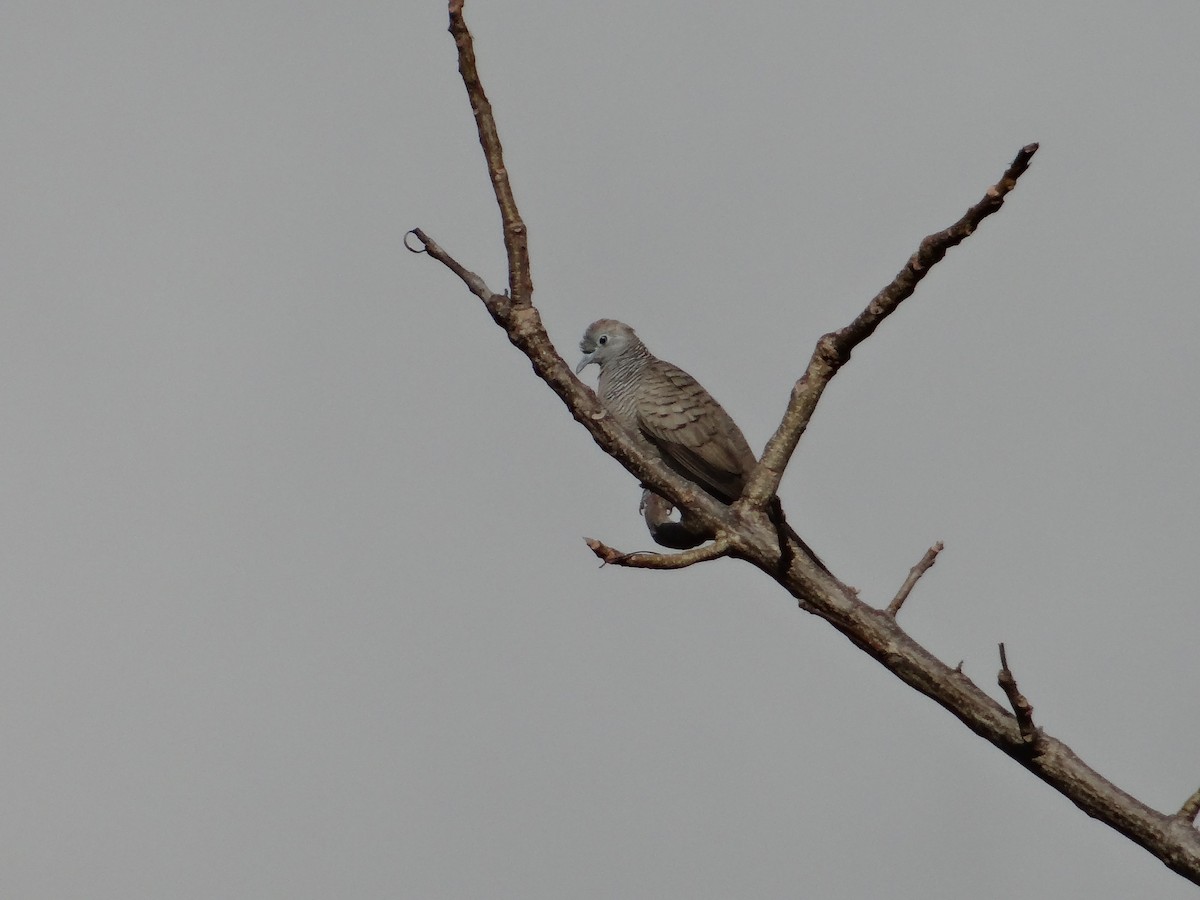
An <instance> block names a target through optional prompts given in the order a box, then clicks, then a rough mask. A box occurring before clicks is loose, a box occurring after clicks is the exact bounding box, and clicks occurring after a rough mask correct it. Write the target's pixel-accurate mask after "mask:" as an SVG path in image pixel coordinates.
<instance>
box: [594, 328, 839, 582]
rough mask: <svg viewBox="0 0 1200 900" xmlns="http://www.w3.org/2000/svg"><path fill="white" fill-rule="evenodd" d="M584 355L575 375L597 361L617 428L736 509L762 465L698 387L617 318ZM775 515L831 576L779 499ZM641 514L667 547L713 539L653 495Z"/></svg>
mask: <svg viewBox="0 0 1200 900" xmlns="http://www.w3.org/2000/svg"><path fill="white" fill-rule="evenodd" d="M579 349H580V350H582V351H583V359H581V360H580V361H579V365H577V366H576V367H575V373H576V374H579V373H580V372H582V371H583V370H584V368H586V367H587V366H589V365H591V364H592V363H595V364H596V365H598V366H599V367H600V384H599V389H598V391H597V394H598V395H599V397H600V401H601V402H602V403H603V404H604V406H605V408H607V409H608V411H609V412H610V413H612V415H613V417H614V418H616V420H617V421H618V422H620V423H621V424H622V425H624V426H625V427H626V428H627V429H629V430H630V431H633V432H636V433H638V434H641V435H642V437H644V438H645V439H646V440H647V441H649V442H650V443H651V444H652V445H653V446H654V447H655V448H656V449H657V450H658V451H659V454H660V456H661V458H662V460H663V462H665V463H666V464H667V465H668V466H670V467H671V468H672V469H674V470H675V471H676V472H677V473H678V474H680V475H682V476H683V477H684V478H686V479H688V480H689V481H691V482H694V483H695V484H697V485H699V486H700V487H702V488H703V489H704V490H706V491H707V492H708V493H710V494H712V495H713V496H714V497H716V498H717V499H718V500H720V501H721V502H722V503H733V501H735V500H737V498H738V497H740V496H741V495H742V489H743V488H745V486H746V479H747V478H748V477H749V476H750V472H751V471H753V469H754V466H755V464H756V463H757V462H758V460H757V458H756V457H755V456H754V451H753V450H751V449H750V444H749V443H747V441H746V436H745V435H744V434H742V430H741V429H740V428H738V427H737V423H735V422H734V421H733V419H731V418H730V417H729V413H727V412H725V409H724V408H723V407H722V406H721V404H720V403H718V402H717V401H716V400H715V399H713V396H712V394H710V393H709V392H708V391H706V390H705V389H704V388H703V386H701V384H700V382H698V381H696V379H695V378H693V377H692V376H691V375H689V374H688V373H687V372H685V371H683V369H681V368H679V367H678V366H675V365H672V364H671V363H669V362H666V361H665V360H661V359H659V358H658V357H656V356H655V355H654V354H653V353H651V352H650V351H649V350H647V349H646V345H645V344H643V343H642V341H641V339H640V338H639V337H638V336H637V334H636V333H635V332H634V330H633V329H632V328H630V327H629V326H628V325H626V324H625V323H623V322H618V321H616V320H615V319H599V320H597V321H595V322H593V323H592V324H591V325H589V326H588V328H587V331H585V332H584V333H583V340H581V341H580V342H579ZM773 510H774V511H775V512H774V514H773V515H774V516H777V517H778V523H779V525H780V527H782V528H783V529H785V530H786V531H787V533H788V534H789V535H790V536H791V537H792V538H793V539H794V540H795V541H796V542H797V543H798V544H799V545H800V546H801V547H802V548H804V552H805V553H807V554H808V555H809V556H810V557H811V558H812V560H813V562H815V563H816V564H817V566H818V567H819V568H821V569H822V570H823V571H825V572H829V569H828V568H826V566H825V564H824V563H823V562H821V560H820V558H819V557H818V556H817V555H816V554H815V553H813V552H812V549H811V548H810V547H809V546H808V545H807V544H806V543H804V541H803V540H801V538H800V536H799V535H797V534H796V533H795V532H794V531H792V529H791V528H789V527H788V526H787V525H786V523H785V522H784V520H783V512H782V509H781V508H780V507H779V505H778V499H776V501H775V503H774V504H773ZM642 511H643V513H644V514H645V518H646V525H647V526H648V527H649V528H650V533H651V535H653V537H654V539H655V540H656V541H657V542H658V543H660V544H663V545H665V546H668V547H674V548H676V549H687V548H688V547H695V546H697V545H699V544H701V543H703V542H704V541H705V540H707V539H708V538H709V537H711V535H705V534H703V533H702V532H700V531H698V530H697V529H696V526H694V525H692V524H690V523H689V522H688V521H687V519H686V517H685V518H684V520H683V521H680V522H672V521H670V520H669V516H670V513H671V504H670V503H669V501H667V500H665V499H664V498H662V497H659V496H658V495H656V494H654V493H653V492H651V491H647V492H646V493H645V494H644V495H643V499H642Z"/></svg>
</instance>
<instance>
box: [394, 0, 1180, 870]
mask: <svg viewBox="0 0 1200 900" xmlns="http://www.w3.org/2000/svg"><path fill="white" fill-rule="evenodd" d="M450 25H451V27H450V30H451V33H452V34H453V35H454V38H455V43H456V45H457V47H458V54H459V70H460V72H461V73H462V76H463V83H464V85H465V86H466V88H467V94H468V96H469V98H470V100H471V105H472V109H473V110H474V111H475V120H476V126H477V128H478V131H479V141H480V145H481V146H482V147H483V151H484V156H485V158H486V160H487V165H488V171H489V173H491V176H492V184H493V186H494V187H495V191H496V200H497V203H498V204H499V206H500V211H501V217H502V220H503V222H504V243H505V249H506V251H507V253H508V261H509V296H504V295H498V294H494V293H492V292H491V291H488V290H487V288H486V286H485V285H483V283H482V281H481V280H479V279H478V278H477V276H474V275H473V273H470V272H468V271H467V270H466V269H465V268H464V267H462V266H461V265H459V264H458V263H457V262H455V261H454V260H453V259H452V258H451V257H450V256H449V255H448V254H446V253H445V252H444V251H442V250H441V248H440V247H437V245H436V244H434V243H433V242H432V241H430V240H429V239H428V238H427V237H426V236H425V235H424V234H423V233H422V232H420V231H419V230H416V229H414V231H413V232H412V234H413V235H414V236H415V237H416V238H418V239H419V240H421V241H422V242H423V244H424V249H425V250H426V252H428V253H429V255H430V256H432V257H433V258H435V259H437V260H438V261H439V262H441V263H442V264H443V265H446V266H447V267H448V268H449V269H450V270H451V271H452V272H454V274H456V275H457V276H458V277H459V278H460V279H462V280H463V281H464V283H466V284H467V286H468V288H470V289H471V291H472V293H475V294H476V296H479V297H480V298H481V299H482V300H483V302H484V304H485V306H486V307H487V309H488V312H489V313H490V314H491V315H492V318H493V319H494V320H495V321H496V322H497V324H499V325H500V326H501V327H502V328H503V329H504V331H505V333H506V334H507V336H508V339H509V341H511V342H512V343H513V345H514V346H516V347H517V348H518V349H519V350H520V351H521V352H522V353H524V354H525V355H526V357H527V358H528V359H529V361H530V363H531V364H532V366H533V370H534V372H535V373H536V374H537V376H538V377H539V378H541V379H542V380H543V381H545V382H546V384H547V385H548V386H549V387H550V388H551V390H553V391H554V392H555V393H556V394H557V395H558V396H559V398H560V399H561V400H562V401H563V403H564V404H565V405H566V406H567V408H568V409H569V410H570V412H571V415H572V416H574V418H575V419H576V421H578V422H580V423H581V424H582V425H583V426H584V427H585V428H586V429H587V430H588V432H589V433H590V434H591V435H592V438H593V440H595V441H596V443H597V444H598V445H599V446H600V447H601V448H602V449H603V450H604V451H605V452H607V453H608V454H609V455H611V456H612V457H613V458H614V459H616V460H617V461H618V462H620V463H621V464H622V465H623V466H625V468H626V469H628V470H629V471H630V472H631V473H632V474H633V475H634V476H635V477H636V478H637V479H639V481H641V483H642V484H643V486H644V487H646V488H648V489H650V490H652V491H653V492H654V493H655V494H658V495H660V496H661V497H664V498H665V499H667V500H669V501H670V502H671V503H672V504H674V506H675V507H676V508H677V509H679V510H680V512H681V514H683V515H686V516H687V517H689V520H690V523H691V524H692V525H695V526H697V527H699V528H702V529H705V530H707V531H708V532H709V533H711V534H714V535H720V536H722V540H723V541H724V542H725V543H726V544H727V546H725V547H717V546H715V545H714V546H711V547H704V548H699V549H698V550H697V551H695V553H696V554H697V556H698V557H701V556H702V557H707V556H708V555H709V554H711V555H713V556H717V555H721V553H722V552H723V553H725V554H727V555H729V556H733V557H736V558H739V559H743V560H745V561H747V562H749V563H751V564H752V565H754V566H756V567H757V568H759V569H761V570H762V571H763V572H765V573H766V574H767V575H769V576H770V577H771V578H773V579H775V581H776V582H778V583H779V585H780V586H782V587H783V588H784V589H785V590H786V591H788V593H789V594H791V595H792V596H793V597H794V598H795V599H796V600H797V602H798V603H799V605H800V608H801V609H804V610H806V611H808V612H811V613H812V614H814V615H816V616H819V617H820V618H822V619H824V620H825V621H827V622H829V623H830V624H831V625H832V626H833V627H834V628H836V629H837V630H838V631H839V632H841V633H842V634H843V635H845V636H846V637H847V638H848V639H849V640H850V641H851V642H852V643H853V644H854V645H855V646H857V647H859V648H860V649H861V650H863V652H865V653H867V654H868V655H869V656H871V657H872V658H873V659H875V660H876V661H877V662H879V663H880V664H881V665H883V666H884V667H885V668H887V669H888V671H890V672H891V673H892V674H894V675H895V676H896V677H897V678H899V679H900V680H902V681H903V682H904V683H905V684H907V685H909V686H910V687H912V688H913V689H914V690H917V691H919V692H920V693H922V694H924V695H925V696H927V697H929V698H930V699H932V700H933V701H934V702H936V703H938V704H939V705H941V706H942V707H944V708H945V709H947V710H948V711H949V712H950V713H951V714H952V715H954V716H955V717H956V718H958V719H959V720H960V721H961V722H962V723H963V724H964V725H966V726H967V727H968V728H969V729H971V731H973V732H974V733H975V734H977V735H979V736H980V737H982V738H983V739H984V740H987V741H989V742H990V743H992V744H994V745H995V746H996V747H998V748H999V749H1000V750H1002V751H1004V752H1005V753H1006V754H1008V755H1009V756H1010V757H1012V758H1013V759H1014V760H1016V761H1017V762H1018V763H1019V764H1020V765H1022V766H1024V767H1025V768H1026V769H1028V770H1029V771H1030V772H1032V773H1033V774H1034V775H1036V776H1037V777H1038V778H1040V779H1041V780H1042V781H1044V782H1045V783H1046V784H1048V785H1050V786H1051V787H1053V788H1054V789H1055V790H1057V791H1059V792H1060V793H1061V794H1063V796H1065V797H1066V798H1067V799H1069V800H1070V801H1071V802H1072V803H1074V804H1075V805H1076V806H1078V807H1079V808H1080V809H1082V810H1083V811H1084V812H1085V813H1087V815H1089V816H1092V817H1093V818H1095V819H1097V820H1099V821H1101V822H1104V823H1105V824H1107V825H1108V826H1110V827H1111V828H1113V829H1115V830H1116V831H1118V832H1120V833H1121V834H1123V835H1125V836H1126V837H1128V838H1129V839H1130V840H1132V841H1134V842H1135V843H1137V844H1138V845H1140V846H1141V847H1144V848H1145V849H1146V850H1148V851H1149V852H1150V853H1152V854H1154V856H1156V857H1157V858H1158V859H1159V860H1161V861H1162V862H1163V863H1164V864H1165V865H1167V866H1168V867H1169V868H1171V869H1172V870H1173V871H1175V872H1178V873H1179V874H1181V875H1183V876H1184V877H1185V878H1188V879H1190V880H1191V881H1193V882H1196V883H1197V884H1200V831H1198V830H1197V829H1196V828H1195V827H1193V826H1192V824H1191V823H1190V821H1185V819H1184V817H1183V815H1181V813H1174V814H1170V815H1168V814H1164V813H1161V812H1158V811H1156V810H1154V809H1151V808H1150V807H1149V806H1147V805H1145V804H1144V803H1142V802H1140V801H1139V800H1137V799H1136V798H1134V797H1132V796H1130V795H1129V794H1127V793H1125V792H1124V791H1122V790H1121V789H1120V788H1118V787H1116V786H1115V785H1113V784H1112V783H1111V782H1109V781H1108V780H1107V779H1105V778H1104V777H1103V776H1102V775H1100V774H1099V773H1098V772H1096V771H1095V770H1094V769H1092V768H1090V767H1089V766H1088V765H1086V764H1085V763H1084V762H1083V761H1082V760H1080V759H1079V757H1078V756H1076V755H1075V753H1074V752H1073V751H1072V750H1071V748H1070V747H1068V746H1067V745H1066V744H1063V743H1062V742H1061V741H1059V740H1057V739H1055V738H1053V737H1051V736H1050V735H1048V734H1046V732H1045V731H1043V730H1041V729H1036V730H1035V732H1034V733H1035V735H1036V739H1035V742H1034V743H1033V744H1032V745H1031V744H1030V743H1029V741H1028V740H1027V732H1028V728H1029V727H1031V726H1032V715H1031V713H1030V717H1029V721H1028V723H1027V727H1025V728H1022V725H1021V723H1020V722H1019V721H1018V718H1015V717H1014V716H1013V715H1012V714H1010V713H1008V712H1007V711H1006V710H1005V709H1004V708H1003V707H1001V706H1000V704H999V703H997V702H996V701H995V700H993V699H992V698H991V697H990V696H988V695H987V694H986V693H984V692H983V691H982V690H981V689H980V688H979V687H978V686H977V685H975V684H974V683H973V682H972V681H971V680H970V679H969V678H967V677H966V676H965V675H963V674H962V672H961V667H960V669H959V670H956V669H952V668H950V667H949V666H947V665H946V664H945V663H943V662H942V661H941V660H939V659H938V658H937V657H935V656H934V655H933V654H932V653H930V652H929V651H928V650H926V649H925V648H924V647H923V646H921V645H920V644H918V643H917V642H916V641H914V640H913V639H912V638H911V637H910V636H909V635H908V634H907V633H906V632H905V631H904V630H903V629H902V628H901V627H900V626H899V624H898V623H897V621H896V618H895V617H894V616H893V615H890V614H889V613H888V612H887V610H878V609H874V608H873V607H871V606H869V605H868V604H866V603H863V602H862V601H861V600H859V599H858V597H857V595H856V593H855V592H854V590H853V589H851V588H849V587H847V586H846V585H844V584H842V583H841V582H839V581H838V580H837V579H836V578H834V577H833V576H832V575H830V574H829V573H828V572H826V571H824V570H822V569H820V568H818V567H816V566H814V565H813V562H812V560H811V559H809V557H808V556H807V555H806V552H805V551H806V548H804V547H803V545H802V544H801V543H800V542H799V539H798V538H797V537H796V536H795V533H794V532H792V531H791V529H787V528H780V527H777V526H776V525H775V524H774V523H773V522H772V521H771V516H770V515H769V512H768V507H769V506H770V503H771V500H772V498H773V497H774V495H775V491H776V490H777V488H778V485H779V478H780V477H781V476H782V473H783V470H784V469H785V468H786V465H787V463H788V461H789V459H790V458H791V455H792V452H793V451H794V449H795V447H796V444H797V442H798V441H799V439H800V436H801V435H802V434H803V431H804V429H805V427H806V426H807V424H808V421H809V419H810V418H811V416H812V411H813V409H814V408H815V407H816V404H817V401H818V400H819V399H820V396H821V394H822V392H823V391H824V389H825V386H826V385H827V384H828V383H829V380H830V379H831V378H832V377H833V375H834V374H836V372H837V371H838V369H839V368H840V367H841V366H843V365H845V363H846V362H847V361H848V360H849V358H850V354H851V352H852V351H853V349H854V348H855V347H856V346H858V345H859V344H860V343H862V341H864V340H866V338H867V337H869V336H870V335H871V334H872V333H873V332H874V330H875V329H876V328H877V327H878V326H879V324H880V322H882V321H883V319H884V318H886V317H887V316H888V315H890V314H891V313H892V312H893V311H894V310H895V309H896V307H897V306H898V305H899V304H900V303H901V302H902V301H903V300H904V299H905V298H907V297H908V296H910V295H911V294H912V292H913V289H914V288H915V287H916V284H917V283H918V282H919V281H920V280H921V278H923V277H924V275H925V274H926V272H927V271H928V269H929V267H930V266H932V265H934V264H935V263H937V262H938V261H939V260H940V259H941V258H942V257H943V256H944V255H945V254H946V252H947V250H949V249H950V248H951V247H953V246H955V245H957V244H958V243H960V242H961V241H963V240H964V239H965V238H966V237H967V236H969V235H970V234H971V232H972V231H973V230H974V229H975V227H976V226H977V225H978V224H979V222H980V221H982V220H983V219H984V218H985V217H987V216H988V215H990V214H992V213H993V212H995V211H996V210H997V209H999V208H1000V206H1001V204H1002V203H1003V201H1004V197H1005V195H1006V194H1007V193H1008V192H1009V191H1011V190H1012V188H1013V186H1014V185H1015V183H1016V181H1017V179H1018V178H1019V177H1020V176H1021V174H1022V173H1023V172H1024V171H1025V169H1026V168H1027V167H1028V165H1029V160H1030V158H1031V157H1032V156H1033V154H1034V152H1035V151H1036V150H1037V145H1036V144H1029V145H1028V146H1026V147H1024V148H1022V150H1021V152H1020V153H1019V154H1018V155H1017V157H1016V159H1015V160H1014V162H1013V164H1012V165H1011V166H1010V167H1009V169H1008V171H1006V172H1005V174H1004V177H1003V178H1002V179H1001V180H1000V181H999V182H997V184H996V185H994V186H993V187H992V188H991V189H989V190H988V192H987V194H986V195H985V197H984V198H983V200H982V201H980V202H979V203H977V204H976V205H975V206H973V207H971V209H969V210H968V211H967V214H966V215H965V216H963V218H962V219H960V220H959V221H958V222H956V223H955V224H954V225H952V226H951V227H950V228H948V229H946V230H945V231H942V232H938V233H937V234H933V235H930V236H929V237H927V238H925V240H924V241H922V242H921V245H920V248H919V249H918V250H917V252H916V253H915V254H914V255H913V256H912V258H910V259H909V261H908V263H907V265H906V266H905V267H904V269H903V270H902V271H901V272H900V274H899V275H898V276H897V277H896V279H895V280H894V281H893V282H892V284H891V285H889V286H888V287H887V288H885V289H884V290H883V291H881V292H880V293H879V294H878V295H877V296H876V297H875V298H874V299H873V300H872V301H871V302H870V304H868V306H867V308H866V309H865V310H864V311H863V312H862V313H860V314H859V316H858V317H857V318H856V319H855V320H854V321H853V322H851V323H850V324H849V325H848V326H846V327H845V328H843V329H841V330H840V331H836V332H832V333H830V334H827V335H825V336H824V337H822V338H821V339H820V341H819V342H818V343H817V348H816V350H815V352H814V353H813V356H812V359H811V361H810V362H809V365H808V369H807V371H806V372H805V374H804V376H803V377H802V378H801V379H800V380H799V381H798V382H797V383H796V385H795V386H794V387H793V389H792V397H791V402H790V403H789V405H788V409H787V412H786V413H785V415H784V418H783V421H782V422H781V423H780V426H779V428H778V429H777V430H776V433H775V436H774V437H772V439H771V442H770V443H768V445H767V448H766V451H765V452H764V454H763V459H762V461H761V463H760V464H759V466H758V467H757V469H756V470H755V474H754V476H753V477H752V479H751V482H750V484H749V485H748V486H747V489H746V492H745V494H744V496H743V499H742V501H739V502H738V503H735V504H734V505H733V506H725V505H724V504H721V503H719V502H718V501H716V500H715V499H713V498H712V497H711V496H709V495H708V494H706V493H705V492H704V491H702V490H700V489H699V488H697V487H696V485H694V484H692V483H691V482H689V481H687V480H685V479H683V478H681V477H680V476H678V475H676V474H675V473H674V472H673V471H670V470H669V469H668V468H667V467H666V466H665V465H664V464H663V463H662V462H660V461H659V459H658V458H657V456H656V455H655V454H654V453H653V450H652V449H651V448H650V447H649V445H648V444H647V443H646V442H645V440H644V439H642V438H641V437H640V436H639V435H635V434H632V433H630V432H628V431H626V430H624V429H623V428H621V427H620V426H619V425H617V424H616V423H615V422H614V421H613V419H612V417H611V416H610V415H609V414H608V413H607V411H606V410H605V409H604V408H603V406H602V405H601V404H600V402H599V401H598V399H597V398H596V395H595V394H594V393H593V392H592V391H591V390H590V389H589V388H587V387H586V386H585V385H584V384H583V383H582V382H581V381H579V379H578V378H576V377H575V375H574V373H573V372H572V371H571V369H570V367H569V366H567V364H566V363H565V362H564V361H563V359H562V358H561V357H560V356H559V355H558V354H557V353H556V352H555V350H554V347H553V346H552V344H551V343H550V339H549V337H548V336H547V334H546V332H545V329H544V328H543V327H542V322H541V317H540V315H539V314H538V311H537V309H536V308H535V307H534V306H533V305H532V302H531V299H530V298H531V292H532V282H531V280H530V277H529V260H528V251H527V244H526V235H525V226H524V224H523V223H522V221H521V218H520V216H519V215H518V213H517V208H516V202H515V200H514V199H513V196H512V192H511V188H510V186H509V183H508V177H507V173H506V172H505V169H504V163H503V154H502V152H501V147H500V140H499V137H498V133H497V131H496V127H495V122H494V121H493V118H492V113H491V106H490V105H489V104H488V103H487V98H486V96H485V95H484V93H483V87H482V85H481V84H480V81H479V75H478V72H477V70H476V65H475V55H474V48H473V46H472V42H471V37H470V33H469V32H468V31H467V26H466V23H465V22H464V20H463V18H462V0H450ZM435 250H436V252H435ZM510 298H511V299H510ZM597 543H599V542H597ZM601 546H603V545H601ZM612 553H614V554H616V555H617V556H620V555H621V554H619V553H617V551H612ZM691 556H692V553H691V552H689V553H684V554H681V555H680V556H678V557H675V559H677V560H678V559H687V558H689V557H691ZM633 558H638V559H644V557H643V555H642V554H631V555H630V556H629V557H627V558H626V564H628V560H629V559H633ZM697 561H698V559H697ZM643 567H644V566H643ZM1006 668H1007V666H1006ZM1009 675H1010V676H1011V672H1010V673H1009ZM1014 686H1015V680H1014ZM1021 699H1022V700H1023V699H1024V698H1021ZM1026 702H1027V701H1026ZM1018 708H1019V707H1018ZM1019 716H1020V713H1018V717H1019ZM1194 799H1195V798H1193V800H1194ZM1198 804H1200V800H1198V801H1196V802H1195V803H1193V801H1192V800H1189V801H1188V804H1186V805H1185V811H1186V810H1191V808H1192V807H1193V806H1195V805H1198ZM1181 812H1182V811H1181Z"/></svg>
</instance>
